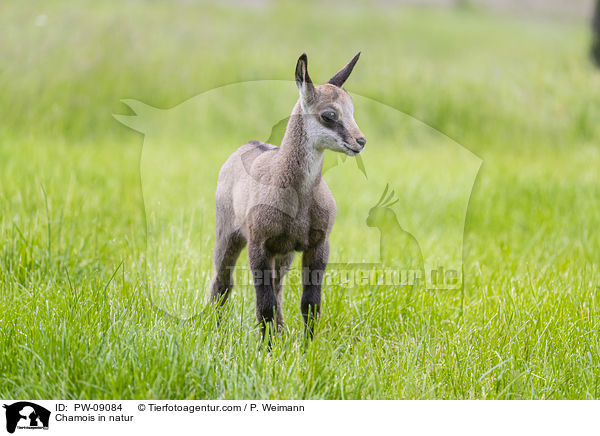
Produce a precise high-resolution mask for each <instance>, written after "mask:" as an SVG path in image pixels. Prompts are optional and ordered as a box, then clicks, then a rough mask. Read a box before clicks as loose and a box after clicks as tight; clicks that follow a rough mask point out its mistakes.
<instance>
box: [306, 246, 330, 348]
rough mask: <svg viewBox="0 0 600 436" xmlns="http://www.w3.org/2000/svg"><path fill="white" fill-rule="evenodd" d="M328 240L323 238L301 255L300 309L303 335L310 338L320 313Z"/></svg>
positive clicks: (327, 256)
mask: <svg viewBox="0 0 600 436" xmlns="http://www.w3.org/2000/svg"><path fill="white" fill-rule="evenodd" d="M328 258H329V241H328V240H327V239H325V240H323V241H322V242H321V243H319V244H318V245H316V246H314V247H311V248H310V249H309V250H307V251H305V252H304V254H303V255H302V300H301V302H300V309H301V311H302V316H303V318H304V336H305V338H309V339H312V337H313V335H314V323H315V320H316V319H318V318H319V315H320V313H321V285H322V283H323V276H324V275H325V268H326V267H327V260H328Z"/></svg>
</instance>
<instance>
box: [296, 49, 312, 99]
mask: <svg viewBox="0 0 600 436" xmlns="http://www.w3.org/2000/svg"><path fill="white" fill-rule="evenodd" d="M296 85H298V90H299V91H300V97H301V98H302V100H304V101H305V102H307V103H310V101H311V100H312V98H313V95H314V93H315V86H314V85H313V83H312V80H310V76H309V75H308V58H307V57H306V53H302V55H301V56H300V57H299V58H298V63H297V64H296Z"/></svg>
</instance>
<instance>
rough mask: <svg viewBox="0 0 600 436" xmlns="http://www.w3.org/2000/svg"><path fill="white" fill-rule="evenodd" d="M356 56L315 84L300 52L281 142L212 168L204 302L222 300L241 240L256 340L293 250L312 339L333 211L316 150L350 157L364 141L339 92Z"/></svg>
mask: <svg viewBox="0 0 600 436" xmlns="http://www.w3.org/2000/svg"><path fill="white" fill-rule="evenodd" d="M359 56H360V53H358V54H357V55H356V56H355V57H354V58H352V60H350V62H348V63H347V64H346V65H345V66H344V67H343V68H342V69H341V70H340V71H338V72H337V73H336V74H335V75H334V76H333V77H332V78H331V79H329V81H328V82H327V83H325V84H323V85H319V86H315V85H314V84H313V82H312V81H311V79H310V76H309V75H308V69H307V66H308V60H307V57H306V54H302V55H301V56H300V58H299V59H298V62H297V64H296V70H295V79H296V84H297V86H298V90H299V94H300V96H299V99H298V101H297V102H296V104H295V106H294V108H293V110H292V113H291V116H290V119H289V121H288V124H287V127H286V130H285V134H284V136H283V139H282V141H281V145H280V146H279V147H278V146H275V145H272V144H267V143H263V142H259V141H250V142H248V143H247V144H245V145H243V146H241V147H240V148H239V149H238V150H237V151H235V152H234V153H233V154H232V155H231V156H230V157H229V158H228V159H227V161H226V162H225V163H224V164H223V167H222V168H221V171H220V173H219V178H218V183H217V190H216V195H215V206H216V225H215V227H216V244H215V249H214V267H215V272H214V276H213V279H212V282H211V291H210V292H211V301H212V302H217V303H220V304H223V303H224V302H225V301H226V300H227V298H228V296H229V294H230V292H231V290H232V288H233V269H234V267H235V263H236V260H237V258H238V256H239V254H240V252H241V250H242V249H243V248H244V246H245V245H246V244H247V245H248V260H249V264H250V269H251V270H252V277H253V281H254V286H255V290H256V316H257V319H258V322H259V323H260V325H261V331H262V336H263V338H264V337H265V332H266V331H267V329H268V328H272V327H277V328H279V327H280V326H282V325H283V314H282V311H281V299H282V283H283V278H284V277H285V274H286V273H287V271H288V270H289V268H290V265H291V263H292V261H293V259H294V254H295V252H297V251H298V252H302V253H303V254H302V270H303V271H302V284H303V291H302V299H301V312H302V315H303V318H304V331H305V336H308V337H311V338H312V336H313V324H314V321H315V319H316V318H318V317H319V315H320V310H321V285H322V281H323V275H324V272H325V268H326V266H327V260H328V257H329V234H330V233H331V229H332V227H333V221H334V219H335V216H336V213H337V206H336V203H335V199H334V198H333V195H332V194H331V191H330V190H329V188H328V186H327V184H326V183H325V181H324V180H323V178H322V176H321V175H322V167H323V155H324V153H325V150H332V151H336V152H341V153H345V154H347V155H349V156H356V155H358V154H359V153H360V152H361V151H362V150H363V148H364V147H365V144H366V142H367V141H366V139H365V137H364V135H363V133H362V132H361V130H360V129H359V127H358V126H357V124H356V122H355V121H354V107H353V105H352V99H351V98H350V95H349V94H348V93H347V92H346V91H345V90H344V89H342V85H343V84H344V82H346V79H348V76H350V73H351V72H352V69H353V68H354V65H355V64H356V62H357V61H358V58H359ZM273 321H275V323H276V326H273Z"/></svg>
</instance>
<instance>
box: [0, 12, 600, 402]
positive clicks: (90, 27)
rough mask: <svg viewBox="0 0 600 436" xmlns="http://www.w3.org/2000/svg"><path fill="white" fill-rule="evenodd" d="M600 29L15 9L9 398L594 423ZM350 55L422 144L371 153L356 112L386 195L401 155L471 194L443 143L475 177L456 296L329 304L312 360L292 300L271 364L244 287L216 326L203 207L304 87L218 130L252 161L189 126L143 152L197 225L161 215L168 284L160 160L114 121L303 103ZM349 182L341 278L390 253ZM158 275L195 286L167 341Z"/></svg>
mask: <svg viewBox="0 0 600 436" xmlns="http://www.w3.org/2000/svg"><path fill="white" fill-rule="evenodd" d="M592 6H593V5H592V4H591V2H589V1H585V0H581V1H572V2H558V1H549V2H534V1H531V2H515V1H508V0H507V1H502V0H489V1H481V2H477V1H431V2H400V3H394V2H391V1H375V2H368V3H367V2H361V3H358V2H349V3H348V4H341V3H339V4H338V3H333V2H306V3H304V2H303V3H302V4H299V2H289V3H288V2H268V1H228V2H224V3H221V4H218V5H213V4H209V3H204V2H196V1H172V2H154V1H125V2H117V1H103V2H97V1H80V2H67V1H58V0H51V1H32V2H27V3H25V2H18V1H4V2H2V3H1V4H0V55H1V56H0V397H2V398H30V399H35V398H44V399H51V398H52V399H54V398H65V399H77V398H80V399H108V398H114V399H117V398H120V399H131V398H139V399H141V398H164V399H167V398H170V399H184V398H198V399H200V398H215V399H216V398H224V399H230V398H264V399H280V398H281V399H283V398H295V399H304V398H306V399H317V398H319V399H321V398H322V399H392V398H394V399H403V398H411V399H412V398H419V399H436V398H444V399H476V398H477V399H480V398H481V399H486V398H500V399H540V398H545V399H559V398H598V397H599V396H600V392H599V388H598V385H599V383H598V379H599V376H600V355H599V351H600V341H599V340H598V335H597V331H598V328H599V327H600V312H599V307H598V303H599V297H600V295H599V289H598V286H599V284H600V282H599V274H600V271H599V261H600V235H599V234H598V232H596V229H597V227H598V222H599V220H600V183H599V182H600V174H599V171H598V170H599V169H600V149H599V145H598V143H599V141H600V123H598V119H599V116H600V71H598V70H597V69H595V68H594V66H593V64H592V62H591V61H590V59H589V46H590V41H591V35H590V29H589V27H590V26H589V22H590V20H591V14H592ZM359 50H361V51H362V57H361V60H360V61H359V63H358V64H357V68H356V69H355V71H354V73H353V74H352V76H351V78H350V79H349V81H348V83H347V86H346V88H347V89H348V90H349V91H350V92H351V93H353V94H356V95H357V96H362V97H366V98H367V99H371V100H372V101H375V102H380V103H381V104H383V105H387V106H388V107H390V108H394V109H395V110H397V111H398V113H399V114H404V115H405V120H406V126H405V128H403V129H401V132H403V133H405V134H406V142H407V143H408V144H409V146H408V149H409V150H408V151H407V150H404V149H403V151H402V152H400V151H399V150H398V149H397V148H394V144H396V142H394V141H396V140H398V138H394V141H392V139H389V138H388V139H387V140H386V138H385V136H386V135H385V133H384V132H382V131H377V130H376V128H377V126H378V125H380V124H378V122H381V120H378V118H377V115H378V112H377V111H376V110H375V109H374V110H372V111H370V110H368V109H369V107H370V106H368V105H366V104H364V105H362V107H361V106H360V105H359V104H358V103H356V108H355V112H356V119H357V122H358V124H359V125H360V126H361V128H363V130H364V131H365V133H366V135H367V138H369V144H368V145H367V148H366V150H365V154H364V158H365V164H366V167H367V172H368V174H369V176H370V177H371V180H374V179H375V180H376V179H377V176H378V175H380V176H381V182H382V183H384V182H385V180H386V179H385V177H387V175H389V177H392V175H394V174H396V173H398V168H403V167H402V158H403V156H404V157H405V156H406V153H409V154H410V153H413V154H412V155H411V156H412V158H413V159H417V161H418V160H419V159H420V160H421V162H423V165H430V170H431V169H433V170H434V171H435V168H436V165H437V168H440V170H441V168H442V167H451V168H452V169H453V170H454V171H455V172H456V173H457V174H458V173H460V172H461V167H460V166H459V165H458V164H457V163H456V162H453V161H451V160H448V161H447V163H446V161H445V160H444V159H443V156H442V159H440V155H439V154H438V153H437V151H435V150H431V149H429V150H423V149H421V148H420V147H419V146H420V145H421V144H430V143H431V142H432V141H433V142H436V141H453V142H454V143H457V144H460V145H461V146H462V147H464V148H465V149H467V150H470V151H471V152H472V153H474V154H475V155H476V156H478V157H479V158H480V159H481V160H482V161H483V165H482V166H481V169H480V171H479V174H478V176H477V179H476V182H475V185H474V188H473V192H472V195H471V197H470V200H469V208H468V211H467V215H466V222H465V225H464V252H463V260H464V277H465V283H464V287H463V288H462V289H458V290H448V291H439V290H437V291H432V290H426V289H421V288H418V289H406V288H393V287H377V286H348V285H347V284H344V283H339V284H335V283H334V284H331V285H330V286H327V287H325V288H324V291H323V295H324V296H323V298H324V301H323V315H322V319H321V321H320V323H319V326H318V335H317V338H316V340H315V341H314V342H313V343H311V344H310V345H309V346H308V347H307V348H306V349H305V348H304V346H303V341H302V322H301V316H300V313H299V300H300V292H301V290H300V285H299V283H298V281H297V280H293V279H290V281H289V283H288V286H287V288H286V289H285V294H284V295H285V302H284V314H285V318H286V321H287V330H286V332H285V334H283V335H281V336H280V337H278V338H276V341H275V343H274V347H273V350H272V352H270V353H267V352H264V351H261V350H260V349H259V346H258V342H259V341H258V338H259V333H258V329H257V327H256V324H255V316H254V291H253V289H252V288H251V287H248V286H240V287H238V288H236V289H235V290H234V293H233V295H232V297H231V299H230V301H229V303H230V304H228V307H227V316H226V317H225V322H224V324H223V325H222V326H221V327H220V328H219V329H216V327H215V319H214V314H213V313H211V311H210V310H207V309H205V305H206V297H207V289H206V288H207V283H208V282H207V281H208V276H207V274H206V272H207V271H210V263H211V255H212V244H213V241H214V236H213V235H212V233H211V231H212V226H213V221H214V210H213V204H212V198H211V197H210V196H211V195H212V192H214V186H215V182H216V174H217V172H218V169H219V167H220V166H221V164H222V163H223V161H224V159H225V157H226V156H227V154H229V153H230V152H231V151H233V150H234V149H235V147H236V146H238V145H241V143H243V142H245V141H246V140H250V139H262V140H265V139H267V138H268V137H269V135H270V133H271V132H270V131H269V127H270V126H271V125H272V124H270V123H266V124H265V125H262V124H261V120H264V119H266V118H263V116H264V117H267V116H268V117H272V118H273V119H275V120H277V119H280V118H278V117H280V116H281V111H283V116H286V113H285V111H286V110H291V108H292V106H293V104H294V102H295V89H294V87H293V83H292V82H288V84H289V86H290V89H289V90H288V91H286V92H287V93H285V94H282V95H281V96H279V94H273V95H270V100H267V99H265V100H257V101H249V102H247V104H246V105H245V107H246V109H245V110H240V109H239V105H224V106H219V103H218V102H217V103H215V106H211V107H210V110H211V111H212V110H213V109H214V111H218V112H220V113H225V114H226V115H228V117H229V119H230V120H231V122H232V123H233V124H234V125H235V121H236V120H238V119H239V120H244V123H245V124H248V125H250V127H249V129H250V131H251V133H253V134H254V133H255V134H256V135H258V136H259V137H252V136H250V137H247V138H243V139H242V138H240V135H242V134H244V133H245V130H244V131H242V130H235V129H234V128H233V127H232V126H230V125H227V124H219V123H214V125H213V126H212V128H208V129H206V128H204V127H205V125H203V128H202V129H198V130H195V129H194V128H193V126H194V119H193V117H192V118H191V119H189V120H187V121H186V123H187V124H186V125H187V126H191V127H190V128H189V129H188V130H179V129H177V128H175V129H168V135H163V136H161V139H160V140H159V141H155V142H153V144H154V145H156V146H157V147H156V150H157V153H156V154H155V155H154V156H155V158H156V159H155V161H154V166H155V167H156V168H160V169H161V170H162V173H160V174H169V177H168V178H162V177H157V178H155V179H153V180H155V181H156V182H157V183H156V185H154V187H153V188H152V189H151V192H161V195H162V197H161V198H165V199H166V200H168V201H172V202H173V203H174V204H176V205H181V204H188V205H189V207H188V211H189V212H190V214H189V215H185V216H183V215H179V210H178V209H177V208H176V207H175V208H172V210H171V209H168V208H167V210H171V211H172V214H171V215H170V216H169V219H170V222H171V223H175V225H173V226H172V227H171V228H170V230H169V231H170V232H171V233H170V235H171V237H170V238H163V239H161V241H162V242H161V245H160V246H158V247H157V250H158V251H157V252H160V253H161V255H160V256H159V257H161V256H162V258H165V257H166V258H168V259H171V260H172V259H178V262H179V263H178V264H177V265H178V268H179V267H180V269H177V270H175V268H172V266H173V265H175V264H174V263H170V261H167V262H162V263H161V262H160V261H159V265H155V267H156V269H154V266H153V267H151V268H150V271H148V269H149V265H151V264H149V263H148V259H149V258H151V257H152V255H153V253H154V252H152V251H149V250H147V237H148V235H147V232H146V229H147V225H148V223H149V222H150V221H151V220H152V217H151V216H150V217H149V216H148V214H147V212H148V209H147V204H145V203H144V195H145V194H146V192H145V191H144V192H143V190H142V177H143V174H141V171H140V156H141V153H142V147H143V145H144V146H145V145H148V144H147V143H145V139H144V135H142V134H141V133H139V132H136V131H134V130H132V129H129V128H128V127H126V126H124V125H123V124H121V123H119V122H118V121H117V120H115V118H113V114H121V115H125V116H132V115H134V111H132V109H135V107H134V106H135V105H131V104H129V105H125V104H123V103H122V102H121V100H123V99H135V100H138V101H141V102H144V103H145V104H146V105H149V107H154V108H159V109H164V110H167V109H171V108H176V107H178V106H179V105H181V104H182V103H184V102H185V101H188V100H189V99H192V98H194V97H195V96H198V95H199V94H202V93H205V92H207V91H210V90H213V89H215V88H218V87H222V86H224V85H229V84H234V83H238V82H246V81H254V80H273V81H275V80H279V81H280V80H285V81H290V80H292V79H293V68H294V65H295V62H296V59H297V58H298V55H299V54H300V53H302V52H306V53H308V56H309V71H310V74H311V77H313V80H315V81H316V82H319V83H321V82H324V81H326V80H327V79H328V78H329V77H330V76H331V75H332V74H333V73H334V72H335V71H336V70H337V69H338V68H339V67H340V66H341V65H343V64H344V63H345V62H346V61H347V60H348V59H349V58H350V57H351V56H353V55H354V54H355V53H356V52H357V51H359ZM279 98H281V99H280V100H279ZM232 99H233V100H232V101H234V100H235V97H232ZM359 100H360V101H366V99H356V98H355V101H356V102H358V101H359ZM173 110H175V109H173ZM192 113H193V112H192ZM138 115H139V113H138ZM269 119H270V118H269ZM411 120H419V121H420V123H417V124H418V125H416V124H413V123H412V121H411ZM151 125H152V123H151ZM252 125H255V129H256V130H255V131H253V130H252V129H251V127H252ZM159 136H160V135H159ZM371 138H373V140H371ZM374 138H381V139H380V140H379V141H377V140H375V139H374ZM432 138H433V139H432ZM221 140H223V141H227V142H226V143H224V144H222V143H220V142H219V141H221ZM400 142H402V138H401V139H400ZM163 146H164V147H165V148H163ZM166 147H171V148H166ZM163 149H164V150H165V152H164V155H161V154H160V153H161V150H163ZM198 150H201V151H202V153H200V154H199V153H198ZM369 153H370V154H369ZM369 156H371V159H370V160H368V157H369ZM415 156H416V157H415ZM414 161H415V160H412V161H411V162H414ZM369 162H372V164H371V166H369ZM150 164H152V162H150ZM352 165H354V163H353V162H350V161H348V160H347V161H346V162H344V164H343V165H341V166H340V167H339V168H335V169H334V170H332V179H331V180H329V179H328V181H329V182H330V184H331V187H332V191H333V194H334V196H336V198H337V199H338V204H339V206H340V210H339V212H338V221H337V224H336V227H335V229H336V230H335V231H334V234H333V235H332V240H331V244H332V249H333V250H336V251H335V253H334V254H336V255H337V254H339V255H340V256H341V257H344V256H349V257H354V256H357V257H359V258H360V257H361V256H363V255H364V253H365V252H372V251H373V249H374V247H373V244H372V243H365V240H367V241H376V238H377V233H376V230H375V229H371V230H368V231H367V232H371V233H365V230H364V228H363V227H358V225H353V224H352V223H353V222H354V223H359V222H360V223H364V219H365V218H366V215H367V214H368V210H369V207H371V206H373V204H374V203H375V202H376V201H377V198H378V195H376V193H378V192H379V191H380V190H381V189H379V188H380V187H381V184H379V185H377V186H376V187H375V188H373V191H369V193H368V194H366V193H365V192H362V191H361V186H363V185H361V184H357V185H356V188H355V189H354V188H353V189H350V190H349V189H348V188H347V186H354V185H352V184H353V183H354V182H356V178H357V177H358V178H360V177H362V176H361V175H360V173H359V172H357V171H356V170H353V171H352V172H351V171H346V169H349V168H350V167H352ZM453 165H454V166H453ZM148 168H151V166H150V167H148ZM334 171H335V174H334ZM400 180H403V182H402V183H401V185H400V186H396V191H397V192H396V193H397V196H398V197H399V200H400V202H399V205H400V206H401V207H402V209H406V210H410V211H411V213H412V217H413V219H415V220H417V221H421V220H422V221H423V222H425V221H426V220H427V218H428V217H429V215H428V213H429V211H428V209H427V206H428V205H431V204H433V203H435V201H436V192H432V190H431V189H427V188H429V186H427V185H426V184H425V185H424V186H423V185H422V184H421V185H418V184H417V183H416V182H414V180H412V179H411V177H405V178H403V177H400ZM161 181H162V182H164V183H160V182H161ZM166 181H168V182H172V183H167V182H166ZM378 189H379V191H378ZM347 191H350V194H352V195H351V197H350V199H351V200H352V202H355V203H356V204H358V210H360V211H364V216H362V215H360V216H359V217H353V216H352V214H353V213H354V211H355V210H357V208H356V207H351V206H352V205H351V202H350V201H349V200H348V192H347ZM199 192H200V193H202V194H203V196H201V200H195V201H192V202H191V203H190V202H189V201H188V199H189V198H192V199H193V198H195V197H194V196H195V195H196V194H197V193H199ZM423 192H426V193H429V194H428V195H423ZM344 194H345V195H344ZM354 206H356V205H354ZM361 213H362V212H361ZM354 218H355V219H354ZM178 219H179V220H180V221H177V220H178ZM353 219H354V221H353ZM178 222H180V225H177V223H178ZM439 224H440V225H439V226H437V227H436V226H435V225H433V224H431V223H430V224H428V225H429V227H427V228H426V229H427V230H428V234H429V235H430V238H431V241H434V242H435V241H442V242H443V241H444V239H445V238H448V237H449V236H448V234H447V232H446V228H445V227H444V221H443V220H441V221H439ZM207 229H208V230H207ZM369 238H371V239H369ZM431 241H430V242H431ZM401 255H402V253H398V256H401ZM244 264H245V252H244V253H243V254H242V256H241V259H240V266H242V267H243V266H244ZM156 276H160V277H159V281H160V280H167V281H168V280H171V279H173V277H176V279H177V281H178V283H185V284H186V286H185V289H184V292H182V294H181V295H182V297H181V298H182V301H176V302H175V303H174V304H176V305H177V307H178V308H179V309H178V310H179V311H178V313H176V314H175V315H178V316H174V314H173V313H172V311H169V310H165V307H163V306H161V305H157V304H156V301H155V297H156V295H155V294H154V293H153V292H154V291H155V287H156V283H155V282H153V279H152V277H156ZM161 277H162V278H161ZM178 289H179V288H178V287H175V288H174V290H175V291H177V290H178ZM174 298H177V296H176V295H175V296H174ZM186 305H187V309H182V307H184V306H186ZM182 311H183V312H182Z"/></svg>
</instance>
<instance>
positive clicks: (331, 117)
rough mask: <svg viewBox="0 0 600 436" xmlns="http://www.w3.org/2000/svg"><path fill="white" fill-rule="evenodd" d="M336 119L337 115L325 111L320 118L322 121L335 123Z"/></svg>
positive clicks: (334, 112)
mask: <svg viewBox="0 0 600 436" xmlns="http://www.w3.org/2000/svg"><path fill="white" fill-rule="evenodd" d="M337 117H338V114H337V112H336V111H332V110H329V111H325V112H323V113H322V114H321V118H323V120H324V121H336V120H337Z"/></svg>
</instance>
